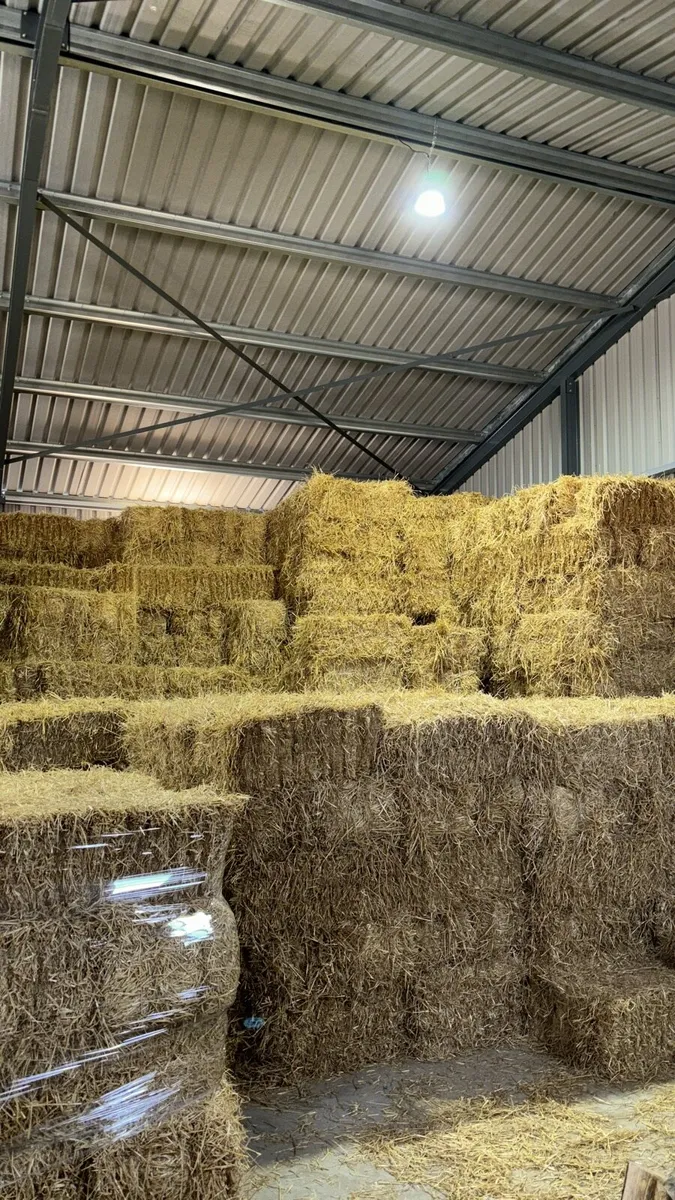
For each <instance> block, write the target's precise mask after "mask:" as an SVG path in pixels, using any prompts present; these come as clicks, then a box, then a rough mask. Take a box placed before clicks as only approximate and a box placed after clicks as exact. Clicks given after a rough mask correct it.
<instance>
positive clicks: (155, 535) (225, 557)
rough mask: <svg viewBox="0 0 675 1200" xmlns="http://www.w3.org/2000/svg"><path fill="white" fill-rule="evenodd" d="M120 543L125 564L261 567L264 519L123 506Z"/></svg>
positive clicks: (230, 512)
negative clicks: (124, 507) (125, 507)
mask: <svg viewBox="0 0 675 1200" xmlns="http://www.w3.org/2000/svg"><path fill="white" fill-rule="evenodd" d="M120 539H121V543H120V544H121V549H120V555H119V557H120V559H121V561H122V562H124V563H138V564H139V565H141V566H147V565H148V564H151V563H158V564H174V565H176V566H182V567H188V566H203V567H205V566H217V565H223V564H232V565H235V566H244V565H261V564H262V563H263V561H264V543H265V517H264V515H263V514H262V513H249V512H242V511H238V510H234V509H222V510H220V509H216V510H210V509H189V508H179V507H173V508H154V507H149V506H148V507H144V508H127V509H125V510H124V512H123V513H122V516H121V518H120Z"/></svg>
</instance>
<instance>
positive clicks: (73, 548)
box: [0, 508, 287, 700]
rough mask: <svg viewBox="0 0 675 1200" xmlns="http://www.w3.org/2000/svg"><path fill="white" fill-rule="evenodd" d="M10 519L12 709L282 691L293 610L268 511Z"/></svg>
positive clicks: (5, 538)
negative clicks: (105, 699)
mask: <svg viewBox="0 0 675 1200" xmlns="http://www.w3.org/2000/svg"><path fill="white" fill-rule="evenodd" d="M2 522H4V524H3V523H2ZM2 522H0V655H1V657H2V659H3V662H2V666H1V667H0V697H1V698H2V699H5V700H13V699H21V700H25V699H34V698H36V697H38V696H42V695H57V696H61V697H64V698H68V697H74V696H80V695H89V696H119V697H123V698H127V699H136V698H142V697H144V696H148V697H149V696H153V695H160V696H161V695H164V696H174V695H175V696H197V695H204V694H207V693H209V692H212V691H213V692H232V691H246V690H250V689H252V688H263V689H274V688H276V687H278V686H279V682H280V677H281V673H282V657H283V648H284V644H285V640H286V635H287V631H286V610H285V607H284V605H283V604H282V603H281V602H279V601H275V600H274V592H275V579H274V571H273V569H272V568H271V567H270V566H269V565H268V564H266V563H264V561H263V552H264V534H265V519H264V517H263V516H262V514H251V513H239V512H231V511H224V512H208V511H199V510H196V511H192V510H185V509H178V508H176V509H162V508H142V509H128V510H127V511H126V512H125V513H124V514H123V516H122V517H121V518H119V519H117V518H116V519H114V520H112V521H104V522H95V521H89V522H78V521H75V520H72V519H70V518H42V517H24V516H19V517H14V516H11V517H6V518H2ZM92 547H94V548H95V552H94V549H92ZM3 556H4V557H3Z"/></svg>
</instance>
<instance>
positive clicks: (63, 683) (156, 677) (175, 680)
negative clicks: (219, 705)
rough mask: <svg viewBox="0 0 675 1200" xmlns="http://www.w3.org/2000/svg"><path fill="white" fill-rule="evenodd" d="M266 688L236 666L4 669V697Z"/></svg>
mask: <svg viewBox="0 0 675 1200" xmlns="http://www.w3.org/2000/svg"><path fill="white" fill-rule="evenodd" d="M261 686H262V681H261V678H260V677H256V676H252V675H248V674H246V673H245V672H243V671H240V670H238V669H236V668H234V667H210V668H200V667H137V666H110V665H108V664H107V663H88V662H60V663H59V662H56V663H54V662H42V663H34V664H32V665H31V666H16V667H7V668H4V670H3V669H2V668H0V687H2V688H3V692H4V694H3V699H5V700H36V699H38V698H39V697H42V696H45V697H51V698H52V699H56V698H60V699H63V700H69V699H71V698H73V697H77V696H91V697H119V698H120V699H124V700H145V699H152V698H153V697H161V696H164V697H166V698H170V697H174V696H185V697H188V696H208V695H210V694H212V693H214V694H218V693H220V692H227V693H229V692H250V691H255V690H256V689H257V688H259V687H261Z"/></svg>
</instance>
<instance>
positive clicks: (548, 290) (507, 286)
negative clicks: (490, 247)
mask: <svg viewBox="0 0 675 1200" xmlns="http://www.w3.org/2000/svg"><path fill="white" fill-rule="evenodd" d="M43 191H44V194H45V195H46V196H47V197H48V198H49V199H50V200H53V201H54V203H55V204H58V205H60V206H61V207H62V208H65V209H66V210H67V211H68V212H73V213H78V214H79V215H80V216H86V217H92V218H95V219H96V220H101V221H112V222H114V223H115V224H118V225H125V226H128V227H130V228H132V229H143V230H148V231H150V232H151V233H165V234H171V235H173V236H176V237H187V238H194V239H196V240H198V241H202V242H210V243H214V244H215V245H229V246H245V247H247V248H251V249H254V250H263V251H266V252H272V253H276V254H290V255H296V256H299V257H301V258H312V259H319V260H320V261H322V262H334V263H339V264H340V265H344V266H348V267H357V268H359V269H364V270H373V271H386V272H389V273H391V274H394V275H407V276H413V277H414V278H417V279H430V280H432V281H434V282H435V283H447V284H450V285H452V286H455V287H468V288H480V289H482V290H485V291H489V292H500V293H506V294H508V295H512V296H526V297H528V299H530V300H543V301H544V302H545V303H549V304H571V305H574V306H575V307H577V308H584V309H590V310H593V309H605V310H607V309H611V308H615V309H616V310H617V312H618V311H620V310H621V308H622V303H621V300H620V299H618V298H617V297H614V296H604V295H603V294H602V293H601V292H585V291H583V289H581V288H568V287H559V286H558V285H557V284H554V283H539V282H538V281H537V280H535V279H520V278H518V276H516V275H497V274H495V273H493V272H492V271H478V270H474V269H473V268H470V267H456V266H453V265H452V264H450V263H441V262H430V261H428V260H426V259H421V258H409V257H406V256H405V255H403V254H388V253H386V252H385V251H383V250H369V249H366V248H364V247H362V246H347V245H341V244H340V243H336V242H322V241H318V240H317V239H315V238H308V237H298V236H297V235H295V234H288V233H277V232H273V231H272V232H270V231H268V230H265V229H248V228H246V227H245V226H242V225H232V224H229V223H226V222H224V221H210V220H203V219H201V218H199V217H188V216H184V215H179V214H176V213H168V212H162V211H159V210H157V209H147V208H139V207H137V206H135V205H133V204H118V203H116V202H114V201H111V200H98V199H96V198H93V197H88V196H72V195H70V194H68V193H67V192H52V191H47V190H46V189H43ZM18 194H19V188H18V185H17V184H15V183H10V182H7V181H5V182H3V181H0V200H4V201H6V202H7V203H8V204H15V203H16V202H17V199H18Z"/></svg>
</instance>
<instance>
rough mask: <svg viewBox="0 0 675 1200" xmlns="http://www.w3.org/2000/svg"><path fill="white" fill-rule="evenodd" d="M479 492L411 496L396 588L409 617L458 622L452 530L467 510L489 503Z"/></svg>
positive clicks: (401, 608) (399, 605)
mask: <svg viewBox="0 0 675 1200" xmlns="http://www.w3.org/2000/svg"><path fill="white" fill-rule="evenodd" d="M488 503H489V501H488V500H487V498H486V497H485V496H481V495H480V493H478V492H457V493H456V494H455V495H453V496H425V497H422V498H417V497H414V496H413V497H410V498H409V499H408V502H407V504H406V506H405V508H404V509H403V512H402V515H403V520H404V533H403V538H402V544H401V549H400V551H399V556H398V563H399V566H400V570H401V577H400V580H399V582H398V587H397V589H396V592H397V595H396V609H397V611H399V612H404V613H407V615H408V616H410V617H416V616H418V615H419V614H425V613H427V614H436V615H438V614H440V613H442V614H443V616H444V617H445V618H446V619H447V620H449V621H455V622H456V619H457V613H456V611H455V608H454V600H453V591H452V582H451V574H450V564H451V556H452V549H453V546H454V539H453V528H454V525H455V523H456V522H457V520H458V518H459V517H461V516H463V515H464V514H465V513H466V512H467V511H474V510H475V509H476V508H479V507H482V506H483V505H485V504H488Z"/></svg>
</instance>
